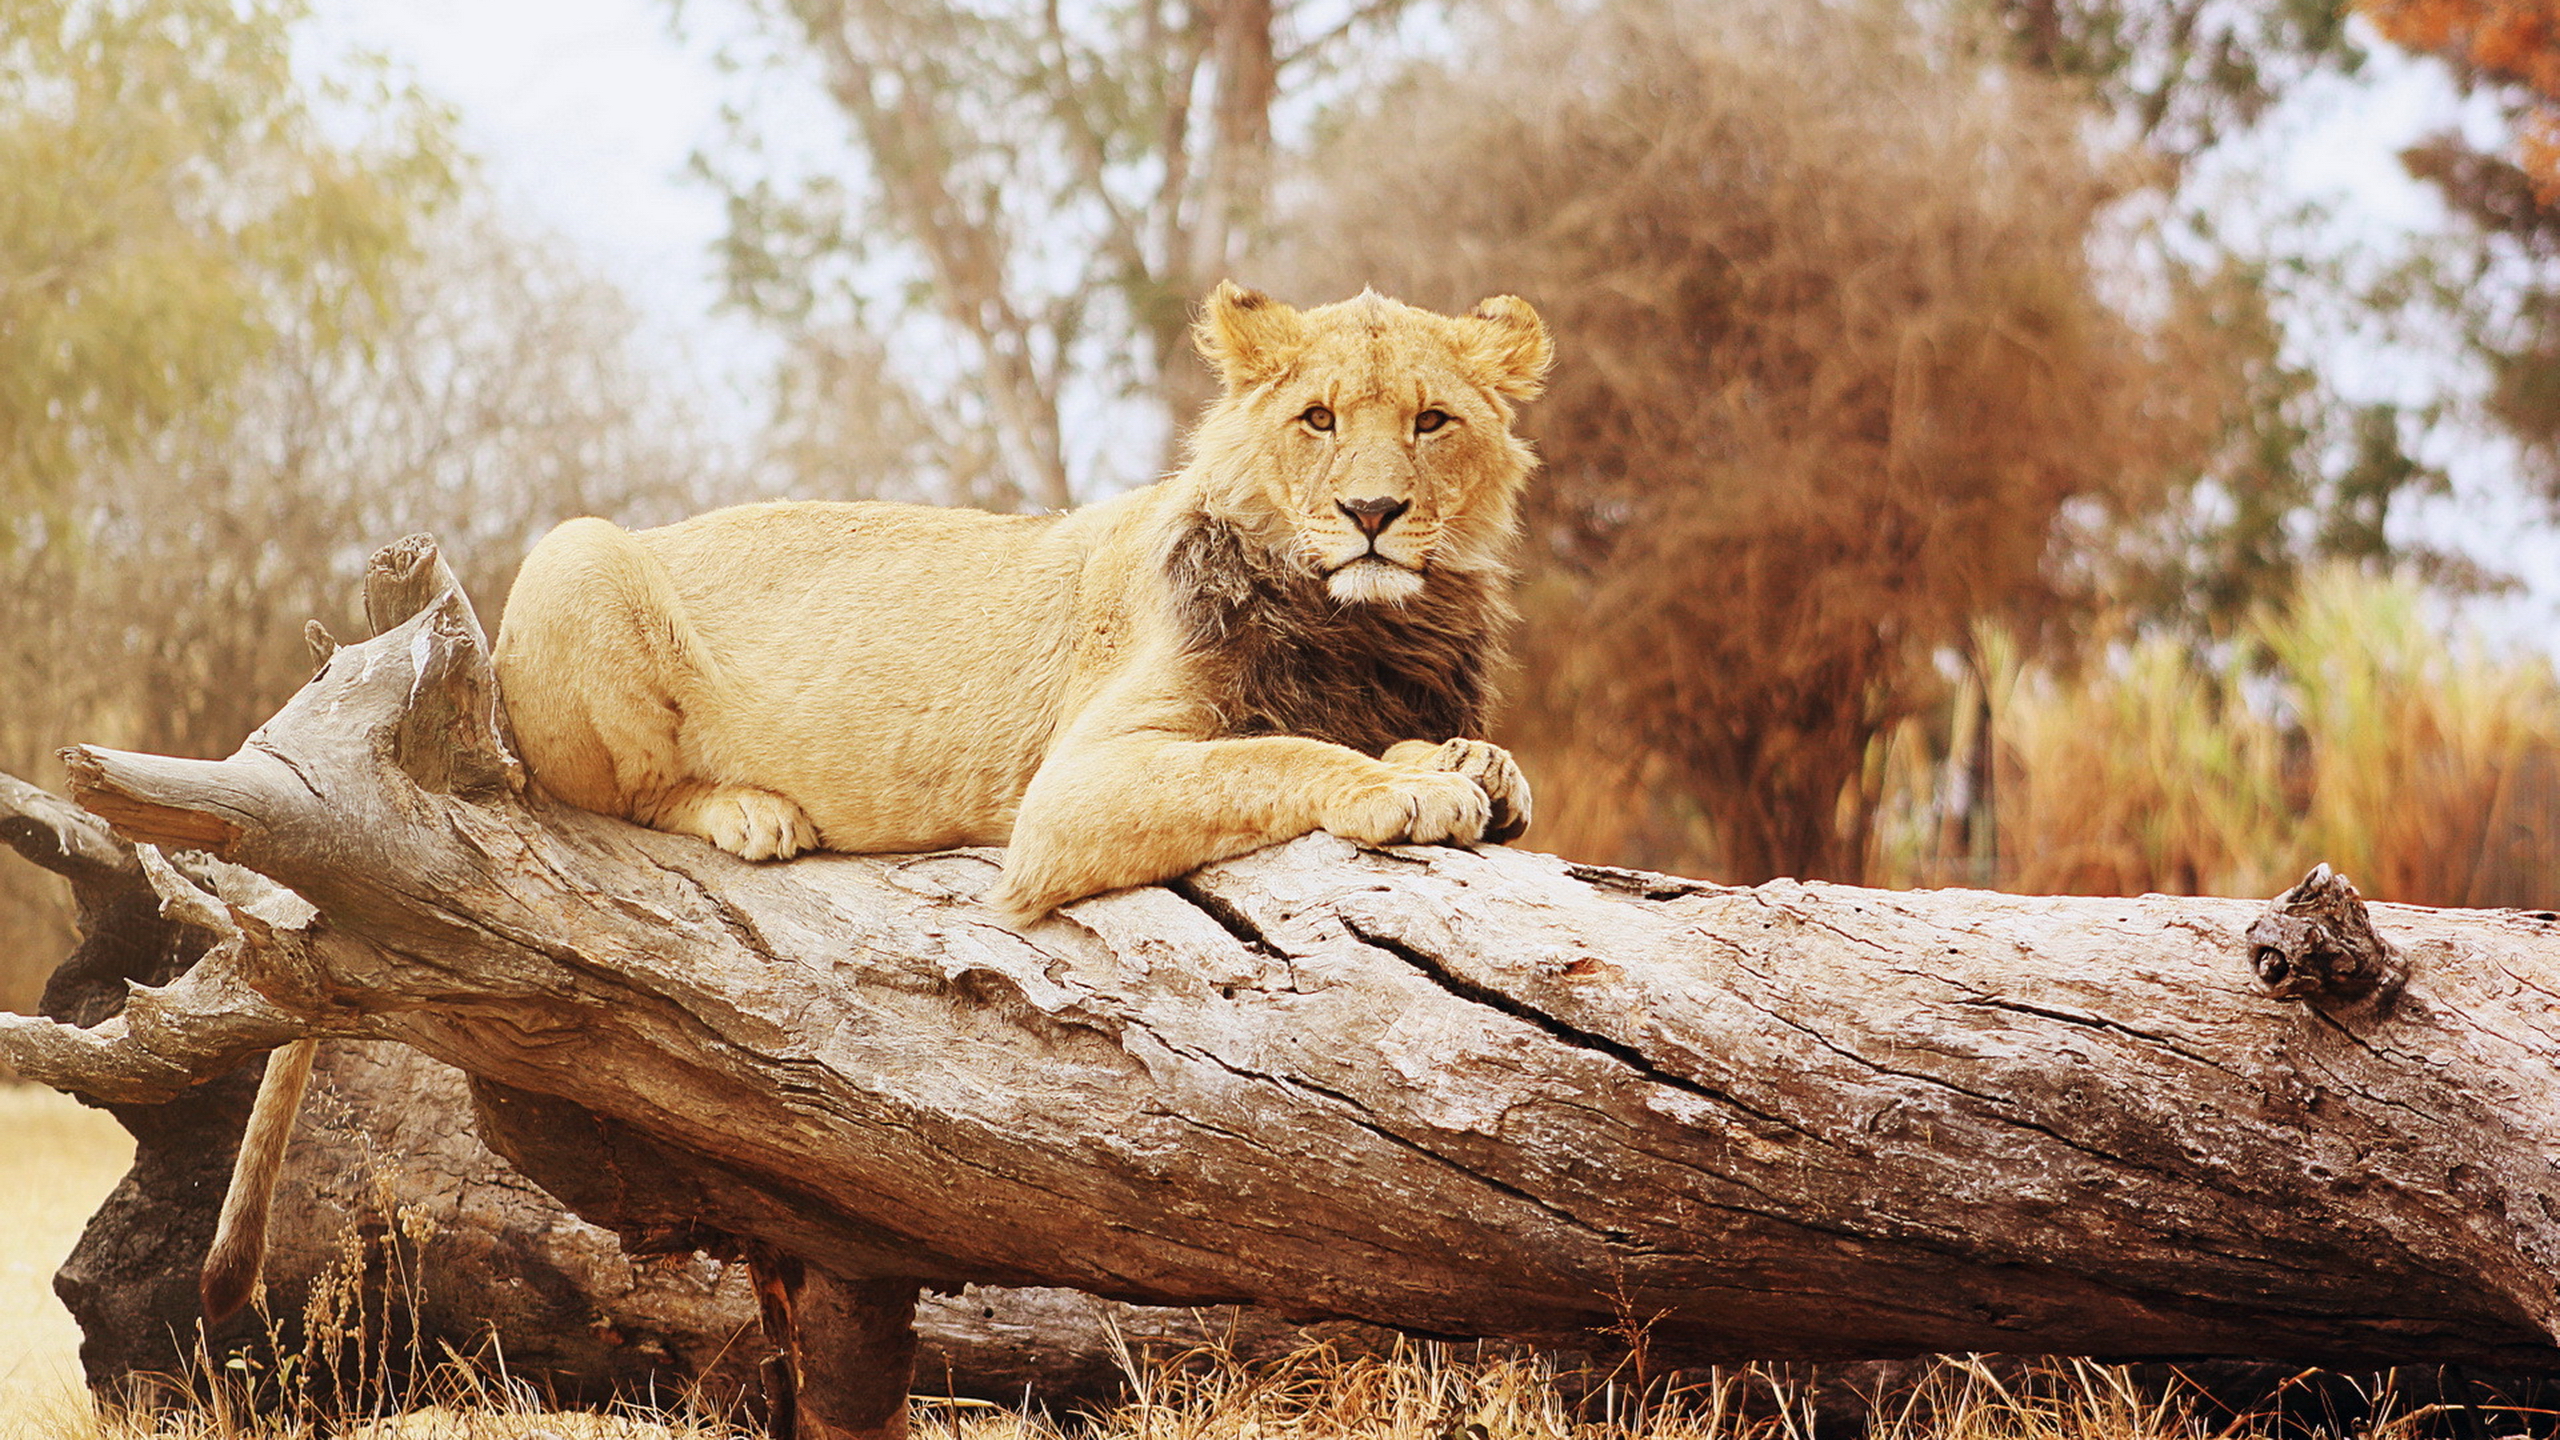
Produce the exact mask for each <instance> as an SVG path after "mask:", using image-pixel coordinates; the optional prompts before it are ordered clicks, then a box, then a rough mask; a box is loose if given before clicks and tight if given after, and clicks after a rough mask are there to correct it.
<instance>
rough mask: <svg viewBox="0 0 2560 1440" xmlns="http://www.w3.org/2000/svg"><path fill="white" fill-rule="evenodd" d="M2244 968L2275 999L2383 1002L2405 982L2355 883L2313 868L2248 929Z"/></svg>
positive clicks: (2401, 968)
mask: <svg viewBox="0 0 2560 1440" xmlns="http://www.w3.org/2000/svg"><path fill="white" fill-rule="evenodd" d="M2248 939H2249V967H2250V968H2251V969H2252V970H2255V971H2256V972H2257V975H2258V982H2259V983H2260V984H2262V985H2264V986H2266V987H2267V990H2268V993H2270V994H2272V995H2274V996H2275V997H2276V998H2277V999H2279V1000H2337V1001H2344V1002H2348V1003H2354V1002H2358V1001H2363V1000H2366V999H2372V998H2377V997H2379V998H2380V999H2383V1000H2388V999H2389V998H2390V996H2391V995H2392V994H2394V993H2396V992H2397V991H2398V990H2399V988H2400V985H2401V982H2403V981H2404V980H2406V979H2407V978H2408V972H2407V969H2406V967H2404V966H2403V965H2402V964H2401V961H2400V957H2399V956H2398V954H2397V953H2395V952H2394V951H2393V950H2392V948H2391V947H2390V946H2389V945H2388V944H2386V943H2384V941H2383V939H2382V937H2381V936H2379V935H2377V934H2375V933H2374V930H2373V917H2372V916H2371V915H2370V914H2369V913H2368V912H2367V911H2366V910H2365V904H2364V897H2363V896H2361V895H2359V894H2357V893H2356V887H2355V884H2354V882H2352V881H2350V880H2348V879H2347V877H2346V876H2344V875H2341V874H2339V873H2337V872H2336V871H2334V870H2331V869H2330V868H2329V867H2328V866H2327V865H2326V864H2320V865H2314V866H2312V867H2311V873H2310V874H2308V875H2305V876H2303V877H2302V879H2301V880H2300V881H2299V882H2298V883H2296V884H2295V885H2294V887H2293V888H2292V889H2290V890H2287V891H2285V892H2284V893H2283V894H2281V895H2278V896H2277V897H2276V898H2275V899H2273V900H2271V901H2268V902H2267V913H2265V914H2264V915H2261V916H2259V917H2258V918H2257V920H2256V921H2255V922H2254V923H2252V924H2251V925H2250V926H2249V936H2248Z"/></svg>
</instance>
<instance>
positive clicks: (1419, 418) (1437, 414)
mask: <svg viewBox="0 0 2560 1440" xmlns="http://www.w3.org/2000/svg"><path fill="white" fill-rule="evenodd" d="M1448 423H1449V412H1448V411H1446V410H1425V411H1423V412H1422V413H1421V414H1419V415H1416V416H1414V417H1413V433H1414V434H1416V435H1428V434H1430V433H1431V432H1432V431H1434V430H1437V429H1439V428H1440V427H1441V426H1443V425H1446V424H1448Z"/></svg>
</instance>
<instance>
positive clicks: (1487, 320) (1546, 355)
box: [1467, 295, 1556, 400]
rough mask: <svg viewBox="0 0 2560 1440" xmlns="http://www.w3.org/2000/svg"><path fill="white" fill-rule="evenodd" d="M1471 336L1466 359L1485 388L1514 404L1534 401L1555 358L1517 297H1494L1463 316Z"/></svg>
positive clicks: (1532, 315)
mask: <svg viewBox="0 0 2560 1440" xmlns="http://www.w3.org/2000/svg"><path fill="white" fill-rule="evenodd" d="M1467 319H1468V320H1469V321H1470V322H1472V325H1473V328H1474V330H1475V334H1473V335H1472V336H1470V337H1469V340H1468V344H1467V358H1468V359H1469V360H1470V361H1472V362H1474V364H1475V367H1476V370H1477V372H1478V373H1479V374H1480V375H1482V376H1483V377H1484V381H1485V383H1486V384H1488V385H1490V386H1492V387H1493V388H1494V389H1495V390H1496V391H1498V392H1499V393H1501V394H1503V395H1506V396H1509V397H1510V398H1511V399H1514V400H1535V399H1536V398H1538V392H1539V391H1541V390H1544V389H1546V388H1547V366H1548V364H1549V363H1551V362H1552V361H1553V360H1554V359H1555V356H1556V351H1555V346H1554V344H1553V343H1551V342H1550V341H1549V340H1548V339H1547V327H1546V326H1545V325H1544V324H1542V323H1541V322H1540V321H1539V319H1538V312H1537V311H1535V310H1532V309H1530V308H1529V302H1528V301H1526V300H1523V299H1521V298H1520V297H1519V296H1517V295H1496V296H1494V297H1493V298H1492V299H1490V300H1487V301H1485V302H1483V303H1482V304H1480V305H1478V306H1476V308H1475V310H1474V311H1473V312H1472V313H1470V314H1469V315H1468V316H1467Z"/></svg>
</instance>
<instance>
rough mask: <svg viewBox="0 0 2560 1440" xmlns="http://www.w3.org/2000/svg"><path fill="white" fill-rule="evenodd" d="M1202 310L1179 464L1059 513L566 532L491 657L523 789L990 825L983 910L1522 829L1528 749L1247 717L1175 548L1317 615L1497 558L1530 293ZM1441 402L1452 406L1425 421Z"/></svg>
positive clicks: (872, 822) (957, 830)
mask: <svg viewBox="0 0 2560 1440" xmlns="http://www.w3.org/2000/svg"><path fill="white" fill-rule="evenodd" d="M1198 332H1199V341H1200V345H1201V349H1202V351H1203V353H1204V354H1205V355H1207V356H1208V357H1209V359H1210V360H1211V361H1212V363H1214V364H1215V365H1217V366H1218V368H1219V370H1220V373H1221V376H1222V378H1223V380H1224V387H1225V389H1224V394H1223V395H1222V396H1221V398H1220V399H1219V400H1217V401H1216V402H1215V403H1213V404H1212V405H1211V406H1210V408H1209V410H1208V412H1207V414H1206V415H1205V417H1204V418H1203V420H1202V422H1201V424H1200V426H1199V428H1198V429H1197V431H1196V432H1195V433H1194V436H1193V441H1192V450H1193V458H1192V459H1191V461H1190V463H1189V464H1188V465H1187V466H1186V467H1185V468H1184V469H1183V470H1182V471H1181V473H1180V474H1178V475H1176V476H1174V477H1173V478H1171V479H1169V480H1166V481H1163V482H1161V483H1159V484H1156V485H1152V486H1148V487H1146V488H1144V489H1140V490H1136V491H1132V492H1130V493H1128V494H1125V495H1122V496H1120V497H1118V498H1116V499H1113V500H1110V501H1107V502H1104V503H1102V504H1098V505H1093V506H1089V507H1086V508H1084V509H1081V510H1077V511H1074V512H1072V513H1070V514H1066V515H1061V516H1048V517H1022V516H998V515H988V514H983V513H979V512H974V511H966V510H947V509H934V508H929V507H920V506H909V505H892V504H881V503H851V504H822V503H776V504H763V505H746V506H739V507H736V508H733V509H728V510H721V511H716V512H713V513H711V514H708V515H703V516H699V517H697V518H695V519H692V520H688V521H684V522H682V523H680V524H675V525H670V526H666V527H664V528H661V529H656V530H645V531H640V532H636V533H634V532H626V531H623V530H621V529H619V528H617V527H615V526H613V525H611V524H608V523H607V522H605V521H602V520H595V519H586V520H574V521H571V522H569V523H568V524H566V525H563V526H561V527H560V528H559V529H557V530H555V531H553V532H552V533H551V534H550V535H549V536H548V537H546V538H545V539H544V540H543V541H542V543H541V544H540V545H538V546H536V547H535V549H534V551H533V553H532V554H531V555H530V556H528V557H527V558H526V560H525V563H524V568H523V570H522V572H521V573H520V574H519V575H518V576H517V579H516V584H515V590H514V593H513V594H512V595H511V597H510V598H509V600H508V603H507V610H506V617H505V624H504V626H503V629H502V632H501V634H500V637H499V642H498V647H497V667H498V676H499V682H500V687H501V690H502V692H503V694H504V695H505V698H506V702H507V705H508V708H509V711H510V714H511V716H512V719H513V722H514V725H515V730H516V734H517V737H518V740H519V742H520V744H521V746H522V749H523V752H524V758H525V761H526V763H527V766H528V768H529V770H530V772H531V774H532V776H533V778H534V780H535V781H536V783H537V784H538V785H539V786H540V787H541V788H542V789H543V790H544V791H546V792H548V793H549V794H551V795H553V796H556V797H557V798H559V799H562V800H565V801H568V802H570V803H572V804H575V805H580V806H583V807H586V808H588V809H592V810H598V811H602V812H604V813H607V814H613V815H621V816H625V817H628V818H630V819H634V820H637V821H640V822H642V823H645V824H649V825H653V826H656V827H658V828H661V829H667V830H673V831H679V832H683V833H689V834H696V835H702V836H705V837H707V838H709V839H711V840H713V841H714V842H715V843H717V844H719V845H721V846H722V847H723V848H726V849H729V850H732V851H734V852H736V853H739V854H741V855H745V856H747V857H749V858H752V859H762V858H768V857H775V856H788V855H790V854H793V853H795V852H796V851H798V850H800V849H803V848H807V847H810V846H812V845H815V846H820V847H824V848H827V849H833V850H847V851H906V850H921V849H930V848H934V847H939V846H948V845H964V844H980V845H1007V846H1009V850H1008V854H1007V858H1006V864H1005V871H1004V877H1003V881H1002V884H1001V886H1000V889H999V892H998V893H997V895H996V896H995V897H994V898H995V899H996V901H997V902H998V903H999V904H1000V905H1002V906H1003V907H1004V908H1006V909H1007V910H1009V911H1010V912H1012V913H1014V914H1016V915H1018V916H1032V915H1037V914H1040V913H1043V912H1045V911H1047V910H1049V909H1051V908H1053V907H1055V906H1057V905H1060V904H1064V903H1066V902H1069V901H1072V900H1075V899H1079V898H1081V897H1084V896H1087V895H1091V894H1094V893H1097V892H1099V891H1103V890H1108V889H1113V888H1116V887H1119V886H1123V885H1131V884H1139V883H1144V882H1148V881H1153V880H1160V879H1164V878H1167V877H1169V876H1172V875H1177V874H1180V873H1182V872H1184V871H1187V870H1189V869H1192V868H1194V867H1196V866H1198V865H1200V864H1203V863H1205V862H1207V861H1210V860H1215V859H1220V858H1223V857H1226V856H1230V855H1235V854H1239V853H1242V852H1244V851H1247V850H1251V849H1255V848H1258V847H1260V846H1262V845H1266V844H1270V843H1273V842H1275V841H1278V840H1283V839H1287V838H1290V837H1292V836H1295V835H1299V834H1303V833H1305V832H1306V831H1309V830H1312V829H1317V828H1324V829H1328V830H1332V831H1335V832H1336V833H1339V834H1342V835H1345V836H1348V837H1350V838H1353V839H1357V840H1362V841H1367V842H1380V843H1383V842H1388V841H1397V840H1406V839H1412V840H1421V841H1434V840H1444V839H1445V840H1457V841H1473V840H1476V839H1478V838H1479V837H1480V836H1481V835H1482V834H1483V832H1484V831H1485V830H1486V829H1487V827H1488V824H1489V823H1492V818H1493V816H1494V813H1495V811H1496V809H1497V808H1499V809H1501V810H1503V811H1505V812H1506V813H1507V814H1509V815H1512V816H1514V817H1516V818H1518V819H1520V820H1525V817H1526V811H1527V806H1528V792H1527V787H1526V786H1525V784H1523V783H1521V782H1520V780H1519V778H1518V772H1517V771H1516V769H1514V768H1513V767H1511V765H1510V763H1509V761H1508V759H1507V757H1502V756H1501V755H1500V753H1499V752H1498V751H1493V750H1492V748H1491V747H1489V746H1485V745H1482V744H1472V745H1470V744H1467V743H1463V741H1464V739H1465V738H1466V737H1451V736H1416V737H1409V738H1412V739H1415V740H1420V741H1427V742H1429V743H1424V744H1414V745H1401V746H1396V747H1394V748H1393V749H1392V750H1390V751H1389V752H1387V753H1386V754H1385V755H1378V754H1361V753H1357V752H1355V751H1354V750H1352V749H1350V748H1347V747H1346V746H1344V745H1339V744H1333V743H1328V742H1326V741H1322V740H1317V739H1310V738H1305V737H1304V736H1301V735H1289V734H1260V735H1237V734H1235V733H1233V726H1232V724H1231V723H1230V717H1228V716H1227V715H1226V714H1225V709H1226V707H1228V704H1229V698H1230V697H1228V696H1226V695H1222V694H1220V693H1216V680H1217V673H1216V671H1215V667H1212V666H1207V665H1204V664H1202V663H1200V662H1199V660H1198V657H1197V656H1196V655H1194V654H1193V653H1192V650H1193V649H1194V648H1196V647H1195V646H1194V644H1193V643H1192V639H1191V637H1190V636H1189V634H1188V632H1186V630H1185V613H1186V612H1185V610H1184V606H1185V604H1186V603H1187V597H1186V596H1185V595H1183V594H1181V593H1177V592H1178V586H1177V583H1176V581H1175V580H1174V579H1173V577H1172V573H1171V567H1170V564H1169V557H1170V555H1171V553H1172V550H1173V547H1174V546H1175V545H1176V543H1177V541H1178V539H1179V537H1181V536H1182V535H1183V534H1185V533H1186V532H1187V531H1188V530H1189V529H1190V528H1192V527H1196V526H1198V525H1200V524H1202V523H1204V522H1207V523H1216V524H1219V525H1223V526H1226V527H1229V529H1230V530H1231V531H1232V532H1233V533H1234V534H1235V535H1237V536H1240V537H1244V540H1245V541H1247V542H1249V543H1250V544H1253V545H1256V546H1260V547H1262V550H1261V551H1257V552H1256V553H1263V551H1267V552H1268V554H1270V555H1271V556H1274V557H1282V558H1283V559H1285V560H1286V562H1287V563H1289V564H1294V565H1297V566H1300V567H1302V568H1303V570H1304V571H1305V573H1306V574H1307V575H1309V576H1321V577H1323V579H1324V583H1325V585H1326V587H1327V590H1326V593H1327V594H1329V597H1330V603H1332V604H1335V605H1341V606H1354V605H1363V604H1367V605H1394V604H1397V603H1399V602H1400V601H1402V600H1403V599H1405V598H1407V597H1408V596H1410V595H1412V594H1417V593H1420V592H1421V591H1422V588H1423V587H1424V586H1426V585H1429V584H1431V583H1434V577H1440V576H1446V577H1449V581H1448V583H1450V584H1453V585H1454V584H1456V583H1458V581H1459V580H1460V579H1462V578H1466V577H1473V578H1475V579H1478V580H1486V579H1491V580H1498V579H1499V578H1500V576H1501V575H1502V574H1503V573H1505V568H1506V566H1507V563H1508V557H1509V554H1510V551H1511V547H1512V545H1513V543H1514V532H1515V528H1516V527H1515V522H1514V504H1515V499H1516V496H1517V494H1518V491H1519V488H1520V486H1521V484H1522V482H1523V481H1524V480H1525V478H1526V477H1527V475H1528V473H1529V471H1530V469H1531V466H1532V463H1533V462H1532V460H1531V457H1530V455H1529V452H1528V450H1527V447H1526V446H1525V445H1523V444H1522V443H1521V442H1520V441H1518V440H1517V439H1515V438H1514V437H1513V436H1512V434H1511V430H1510V425H1511V419H1512V411H1511V402H1512V401H1514V400H1517V399H1521V398H1525V397H1527V396H1530V395H1533V394H1535V393H1536V391H1537V389H1538V386H1539V383H1540V377H1541V375H1542V374H1543V372H1544V369H1545V366H1546V363H1547V357H1548V345H1547V339H1546V335H1545V332H1544V330H1543V328H1542V327H1541V326H1540V325H1539V324H1538V321H1537V318H1536V316H1535V315H1534V314H1533V313H1532V312H1531V311H1530V309H1529V307H1528V306H1526V305H1525V304H1522V303H1521V302H1520V301H1518V300H1514V299H1511V298H1509V297H1501V298H1498V299H1495V300H1490V301H1487V302H1485V304H1484V305H1482V306H1480V307H1478V309H1477V311H1476V312H1475V313H1474V314H1472V315H1468V316H1458V317H1451V316H1443V315H1437V314H1433V313H1430V312H1428V311H1423V310H1417V309H1414V308H1411V307H1409V306H1405V305H1401V304H1398V303H1396V302H1394V301H1390V300H1385V299H1382V298H1379V297H1377V296H1374V295H1364V296H1362V297H1360V298H1358V299H1354V300H1348V301H1344V302H1342V303H1340V304H1336V305H1329V306H1325V307H1323V308H1321V309H1317V310H1312V311H1307V312H1303V313H1302V312H1300V311H1297V310H1294V309H1291V308H1290V307H1288V306H1285V305H1280V304H1277V303H1275V302H1272V301H1269V300H1266V299H1264V298H1263V297H1261V296H1259V295H1255V294H1253V293H1251V292H1248V291H1243V290H1239V289H1236V288H1235V287H1233V286H1221V287H1220V289H1219V291H1218V292H1217V293H1216V294H1215V295H1213V296H1212V297H1211V299H1210V302H1209V304H1208V306H1207V308H1206V311H1205V313H1204V315H1203V317H1202V319H1201V322H1200V325H1199V327H1198ZM1315 406H1322V407H1323V413H1322V415H1321V416H1318V418H1321V419H1327V420H1329V421H1330V428H1318V426H1317V425H1316V424H1315V423H1314V421H1313V420H1311V419H1310V418H1308V417H1310V416H1313V415H1317V412H1315V411H1314V410H1313V409H1312V408H1311V407H1315ZM1430 410H1437V411H1439V412H1442V413H1444V414H1445V415H1446V416H1447V417H1448V422H1447V423H1445V424H1444V423H1437V422H1433V421H1429V420H1427V419H1426V420H1424V421H1423V422H1421V423H1423V424H1426V425H1430V426H1431V428H1430V430H1429V433H1422V432H1421V431H1420V430H1419V429H1418V428H1417V416H1420V415H1422V414H1423V412H1425V411H1430ZM1354 499H1389V500H1394V501H1399V502H1404V503H1408V504H1409V505H1410V509H1409V510H1408V511H1406V512H1404V513H1403V514H1402V515H1401V516H1400V517H1399V518H1398V519H1396V520H1394V521H1392V522H1391V523H1390V524H1389V525H1388V526H1387V528H1386V529H1385V531H1384V532H1383V533H1382V534H1381V535H1380V536H1379V537H1377V540H1376V545H1375V548H1376V553H1377V554H1378V555H1379V556H1382V557H1384V560H1383V561H1381V560H1370V559H1364V560H1361V561H1359V562H1357V563H1355V564H1350V565H1344V563H1343V562H1344V561H1345V560H1347V559H1348V558H1349V557H1352V556H1356V555H1360V554H1361V553H1362V551H1363V549H1364V547H1367V546H1368V545H1369V544H1370V541H1369V540H1368V539H1367V538H1366V537H1364V536H1363V535H1362V534H1361V532H1360V530H1359V529H1358V528H1357V527H1356V526H1355V523H1354V517H1353V515H1352V514H1351V513H1350V512H1346V511H1344V510H1342V509H1341V508H1339V506H1338V505H1337V503H1336V502H1338V501H1347V500H1354ZM1275 563H1279V562H1277V561H1275ZM1492 603H1494V604H1495V605H1497V606H1498V604H1499V601H1498V599H1497V600H1495V601H1494V602H1492ZM1453 738H1454V739H1456V740H1458V741H1460V742H1462V743H1442V742H1444V741H1450V740H1452V739H1453ZM1506 828H1516V826H1511V827H1506Z"/></svg>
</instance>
